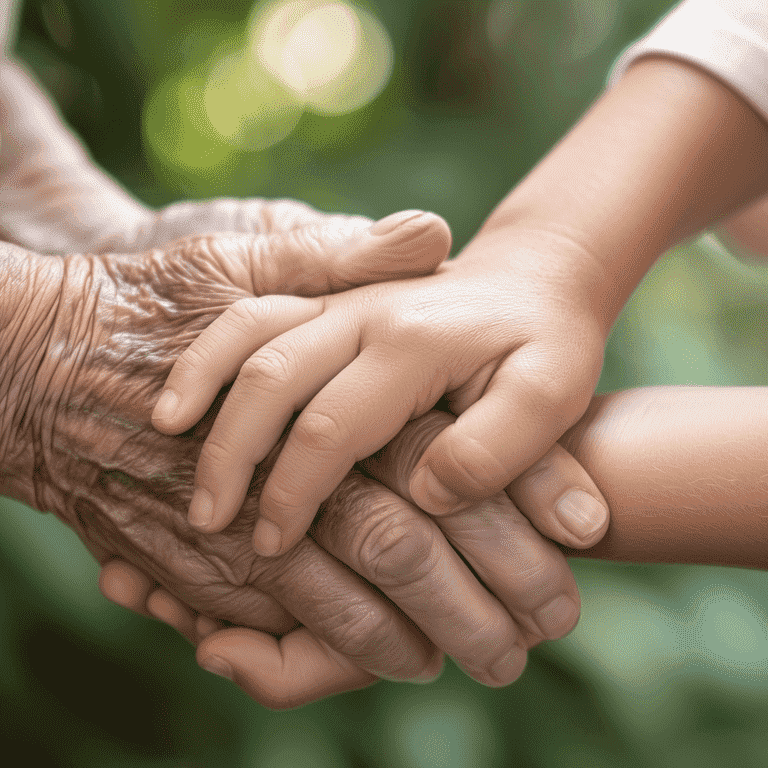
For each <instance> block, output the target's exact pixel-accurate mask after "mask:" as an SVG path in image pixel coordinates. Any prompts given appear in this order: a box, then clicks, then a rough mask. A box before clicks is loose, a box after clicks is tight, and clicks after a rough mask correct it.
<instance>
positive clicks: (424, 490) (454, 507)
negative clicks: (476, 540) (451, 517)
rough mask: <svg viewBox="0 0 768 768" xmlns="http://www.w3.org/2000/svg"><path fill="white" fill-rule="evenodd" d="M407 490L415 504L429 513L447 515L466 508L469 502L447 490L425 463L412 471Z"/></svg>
mask: <svg viewBox="0 0 768 768" xmlns="http://www.w3.org/2000/svg"><path fill="white" fill-rule="evenodd" d="M409 490H410V493H411V496H412V498H413V500H414V502H415V503H416V505H417V506H419V507H421V509H423V510H424V511H425V512H426V513H427V514H430V515H435V516H441V515H448V514H451V513H454V512H459V511H461V510H463V509H466V508H467V507H469V506H470V504H471V502H468V501H465V500H462V499H460V498H459V497H458V496H457V495H456V494H455V493H453V491H450V490H448V489H447V488H446V487H445V486H444V485H443V484H442V483H441V482H440V481H439V480H438V479H437V477H436V476H435V473H434V472H433V471H432V470H431V469H430V467H429V466H427V465H426V464H425V465H423V466H421V467H419V468H418V469H416V471H415V472H414V473H413V475H412V477H411V482H410V484H409Z"/></svg>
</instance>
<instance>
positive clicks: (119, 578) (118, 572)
mask: <svg viewBox="0 0 768 768" xmlns="http://www.w3.org/2000/svg"><path fill="white" fill-rule="evenodd" d="M99 588H100V589H101V593H102V594H103V595H104V597H106V598H107V600H110V601H112V602H113V603H115V604H117V605H120V606H122V607H123V608H127V609H128V610H130V611H133V612H134V613H138V614H140V615H142V616H147V617H150V618H155V619H158V620H160V621H163V622H164V623H166V624H168V625H169V626H171V627H172V628H173V629H175V630H176V631H177V632H179V633H180V634H182V635H184V637H186V638H187V639H188V640H190V642H192V643H195V644H196V643H197V642H198V641H199V640H200V639H202V638H203V637H205V636H207V635H209V634H211V633H212V632H215V631H217V630H218V629H223V628H224V624H222V622H220V621H214V620H213V619H210V618H208V617H207V616H199V615H197V613H196V612H195V611H193V610H192V609H191V608H188V607H187V606H185V605H184V604H183V603H182V602H181V601H179V600H178V599H177V598H175V597H173V596H172V595H171V594H170V593H169V592H167V591H166V590H164V589H157V588H156V585H155V583H154V582H153V581H152V580H151V579H149V578H148V577H146V576H145V575H144V574H143V573H142V572H141V571H139V570H138V569H137V568H135V567H134V566H133V565H131V564H130V563H127V562H125V561H124V560H112V561H110V562H109V563H107V564H106V565H105V566H104V567H103V568H102V570H101V573H100V575H99ZM191 626H192V627H193V629H192V630H191V631H190V627H191Z"/></svg>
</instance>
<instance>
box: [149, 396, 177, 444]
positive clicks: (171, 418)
mask: <svg viewBox="0 0 768 768" xmlns="http://www.w3.org/2000/svg"><path fill="white" fill-rule="evenodd" d="M180 404H181V400H180V398H179V396H178V394H177V393H176V392H174V391H173V390H172V389H165V390H163V392H162V394H161V395H160V399H159V400H158V401H157V403H156V404H155V407H154V409H153V411H152V426H153V427H155V429H157V430H159V431H161V432H165V433H166V434H173V433H174V431H175V430H174V428H175V426H176V415H177V414H178V411H179V406H180Z"/></svg>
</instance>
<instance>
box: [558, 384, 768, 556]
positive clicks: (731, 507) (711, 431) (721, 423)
mask: <svg viewBox="0 0 768 768" xmlns="http://www.w3.org/2000/svg"><path fill="white" fill-rule="evenodd" d="M561 443H562V444H563V445H564V446H565V447H566V448H567V449H568V450H570V451H572V452H573V454H574V456H575V457H576V458H577V459H578V460H579V462H580V463H581V464H582V466H583V467H584V468H585V469H586V470H587V471H588V472H589V473H590V475H591V476H592V477H593V478H594V479H595V481H596V482H597V484H598V485H599V486H600V490H601V491H602V492H603V494H604V496H605V498H606V499H607V501H608V503H609V504H610V508H611V523H610V526H609V527H608V532H607V534H606V535H605V537H604V538H603V539H602V541H601V542H600V543H599V544H597V545H596V546H594V547H592V548H591V549H586V550H567V554H568V555H569V556H583V557H595V558H601V559H606V560H631V561H635V562H673V563H708V564H713V565H731V566H739V567H744V568H768V387H650V388H648V389H637V390H630V391H627V392H614V393H612V394H609V395H603V396H600V397H596V398H594V399H593V400H592V404H591V405H590V407H589V409H588V410H587V412H586V413H585V415H584V416H583V418H582V419H581V421H580V422H579V423H578V424H577V425H576V426H575V427H574V428H573V429H572V430H570V431H569V432H568V433H567V434H566V435H565V436H564V437H563V439H562V440H561Z"/></svg>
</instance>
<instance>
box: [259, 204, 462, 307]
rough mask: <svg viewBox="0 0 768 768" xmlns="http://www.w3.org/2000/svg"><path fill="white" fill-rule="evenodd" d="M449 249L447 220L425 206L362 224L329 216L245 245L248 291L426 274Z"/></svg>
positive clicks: (314, 288)
mask: <svg viewBox="0 0 768 768" xmlns="http://www.w3.org/2000/svg"><path fill="white" fill-rule="evenodd" d="M450 248H451V233H450V229H449V227H448V224H447V223H446V222H445V220H444V219H442V218H441V217H440V216H437V215H436V214H433V213H425V212H424V211H400V212H399V213H395V214H392V215H391V216H387V217H386V218H384V219H381V220H380V221H378V222H376V223H375V224H373V225H371V226H366V227H360V226H359V225H354V224H353V225H351V226H350V225H349V224H347V225H346V226H339V222H338V221H334V220H329V221H323V222H321V223H317V224H309V225H307V226H304V227H299V228H296V229H292V230H290V231H288V232H276V233H272V234H269V235H257V236H255V238H254V239H253V241H252V243H251V245H250V248H249V249H248V250H249V251H250V253H249V256H250V261H251V275H252V279H253V293H255V294H256V295H259V296H262V295H265V294H268V293H288V294H292V295H301V296H320V295H322V294H327V293H335V292H337V291H343V290H346V289H348V288H351V287H352V286H356V285H365V284H368V283H375V282H381V281H382V280H393V279H397V278H404V277H415V276H418V275H427V274H429V273H431V272H434V270H435V269H437V267H438V266H439V265H440V264H442V262H443V261H445V259H446V258H447V256H448V253H449V252H450Z"/></svg>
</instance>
